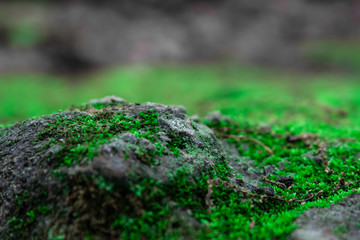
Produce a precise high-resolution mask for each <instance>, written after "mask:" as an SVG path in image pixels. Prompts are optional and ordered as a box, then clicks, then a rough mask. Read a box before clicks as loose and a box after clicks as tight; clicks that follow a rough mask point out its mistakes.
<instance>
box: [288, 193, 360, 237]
mask: <svg viewBox="0 0 360 240" xmlns="http://www.w3.org/2000/svg"><path fill="white" fill-rule="evenodd" d="M295 223H296V224H297V226H298V228H297V229H296V230H295V231H294V232H293V233H292V235H291V236H290V237H289V239H291V240H311V239H318V240H340V239H349V240H350V239H351V240H357V239H360V193H357V194H352V195H350V196H348V197H346V198H345V199H344V200H343V201H341V202H339V203H336V204H332V205H331V206H330V207H329V208H312V209H309V210H307V211H306V212H305V213H304V214H303V215H302V216H300V217H299V218H298V219H297V220H296V221H295Z"/></svg>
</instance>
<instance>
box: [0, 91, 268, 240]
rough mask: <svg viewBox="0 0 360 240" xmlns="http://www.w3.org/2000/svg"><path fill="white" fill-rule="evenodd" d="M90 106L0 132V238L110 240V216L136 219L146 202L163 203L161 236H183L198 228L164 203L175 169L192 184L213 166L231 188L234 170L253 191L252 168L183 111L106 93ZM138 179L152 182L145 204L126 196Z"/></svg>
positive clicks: (256, 174) (255, 173)
mask: <svg viewBox="0 0 360 240" xmlns="http://www.w3.org/2000/svg"><path fill="white" fill-rule="evenodd" d="M91 104H92V105H94V106H95V105H97V106H101V107H102V108H99V109H95V108H94V107H90V106H92V105H88V106H87V107H84V108H82V110H79V109H77V110H74V111H64V112H60V113H57V114H52V115H48V116H43V117H40V118H34V119H28V120H26V121H24V122H18V123H16V124H14V125H13V126H11V127H8V128H5V129H0V201H1V204H0V236H1V239H28V238H30V237H34V238H35V239H47V238H48V237H49V236H50V235H51V236H56V235H57V234H60V235H63V236H65V237H66V239H83V238H84V236H85V233H86V231H91V232H92V233H93V236H94V237H95V239H97V237H98V239H114V238H116V239H117V238H118V237H119V236H120V234H121V231H119V230H116V229H112V228H110V226H111V224H112V223H113V221H114V216H115V215H116V216H122V215H127V216H140V215H142V214H143V213H144V211H145V210H144V209H145V208H146V207H147V205H149V206H151V204H155V203H154V202H156V203H157V204H161V206H166V205H168V206H170V208H171V209H170V212H171V214H170V215H171V216H168V219H169V221H170V225H169V226H171V227H169V229H168V231H169V232H171V231H177V232H180V233H181V235H182V236H185V237H186V236H187V237H191V236H192V235H191V234H192V233H191V230H189V229H198V228H199V227H201V224H200V223H199V222H197V221H196V220H195V219H194V218H193V217H191V216H190V215H189V212H191V211H190V210H189V209H182V208H180V207H178V206H176V205H175V204H173V203H172V201H176V197H175V196H174V195H172V194H173V191H174V190H175V189H176V188H177V186H176V185H174V181H175V180H174V176H175V174H176V173H177V172H178V171H182V172H183V173H184V174H185V175H186V181H188V183H189V184H194V185H196V183H197V181H199V178H201V177H202V176H203V174H207V173H209V172H210V171H212V170H213V169H214V166H215V165H217V166H219V165H221V166H223V167H224V168H228V169H229V179H232V180H233V182H236V177H235V176H237V175H238V174H242V175H243V176H244V178H243V180H242V181H241V185H242V186H243V187H244V188H246V189H249V190H255V191H256V190H257V180H258V179H259V178H260V177H261V176H262V175H263V171H262V169H257V168H255V167H254V163H253V161H250V160H249V159H243V158H240V156H239V155H238V152H237V150H236V148H234V146H232V145H230V144H228V143H227V142H223V141H221V140H219V139H217V138H216V137H215V135H214V133H213V131H212V130H211V129H210V128H208V127H207V126H205V125H203V124H201V123H197V122H194V121H192V120H190V118H189V117H188V116H187V115H186V112H185V109H184V108H183V107H181V106H174V107H169V106H165V105H162V104H157V103H144V104H129V103H126V101H125V100H123V99H120V98H116V97H108V98H104V99H99V100H93V101H91ZM212 120H214V121H216V119H208V121H212ZM129 126H130V127H129ZM249 168H251V169H252V172H248V169H249ZM268 171H269V170H268ZM248 179H249V180H252V183H251V184H250V183H248V182H247V180H248ZM145 180H146V181H148V182H150V183H147V184H153V183H156V184H155V185H154V184H153V185H151V187H150V190H146V189H145V190H144V189H143V190H142V191H152V193H151V194H152V195H151V196H152V198H150V199H148V200H147V201H146V206H145V205H142V204H143V203H142V202H141V201H140V200H139V199H138V196H137V195H136V194H134V193H133V191H134V190H133V188H134V186H142V185H141V184H142V183H143V182H144V181H145ZM139 184H140V185H139ZM157 186H162V187H164V186H167V188H165V187H164V188H163V189H162V190H159V189H158V190H156V189H157ZM164 189H168V190H164ZM160 193H161V194H160ZM159 194H160V195H159ZM194 194H198V193H194ZM203 194H205V193H203ZM158 195H159V196H158ZM157 196H158V197H157ZM200 197H204V196H202V195H200ZM142 201H143V200H142ZM204 207H206V206H204ZM74 216H76V217H74ZM109 229H110V230H109ZM49 234H50V235H49ZM192 237H193V236H192Z"/></svg>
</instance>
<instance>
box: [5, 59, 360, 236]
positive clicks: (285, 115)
mask: <svg viewBox="0 0 360 240" xmlns="http://www.w3.org/2000/svg"><path fill="white" fill-rule="evenodd" d="M357 77H358V76H357V75H356V74H353V75H351V74H331V75H330V74H299V73H298V74H296V73H291V72H278V71H274V70H261V71H260V70H258V69H254V68H244V67H236V66H229V65H223V66H197V67H173V66H169V67H153V68H145V67H131V68H122V69H115V70H106V71H103V72H99V73H96V74H95V76H92V77H88V76H84V77H78V78H80V79H77V81H76V82H74V81H72V82H68V81H66V80H64V79H60V78H53V77H51V76H41V75H36V74H34V75H31V76H28V75H27V76H23V75H7V76H1V77H0V105H1V108H0V118H1V119H2V122H3V123H4V124H5V123H7V122H11V121H15V120H23V119H25V118H27V117H31V116H36V115H42V114H47V113H51V112H53V111H56V110H58V109H61V108H66V107H68V106H69V105H70V104H80V103H83V102H86V101H87V100H89V99H91V98H97V97H103V96H105V95H118V96H120V97H123V98H125V99H126V100H128V101H129V102H144V101H152V102H161V103H164V104H179V105H180V104H181V105H185V107H186V108H187V109H188V112H189V114H190V115H191V114H199V115H204V114H205V113H207V112H209V111H211V110H219V111H221V112H222V113H223V114H224V115H226V116H227V117H229V118H231V119H233V120H234V121H235V123H231V124H229V123H226V122H221V123H220V124H217V125H214V124H212V123H209V122H206V121H204V123H205V124H208V125H209V127H212V128H214V130H216V131H217V132H219V133H220V135H219V137H221V134H223V135H222V136H225V135H227V136H228V135H236V136H243V137H246V138H245V140H246V139H256V140H258V141H260V142H261V143H263V144H264V145H266V146H267V147H268V148H270V149H271V151H272V152H273V154H272V155H271V154H269V152H267V151H264V148H263V147H262V146H260V145H258V144H254V143H253V142H251V141H248V142H247V141H241V142H237V141H236V140H234V139H231V138H229V139H228V141H229V142H232V143H234V144H237V147H238V150H239V154H240V155H241V156H244V157H249V158H250V159H254V160H255V163H256V165H257V166H260V167H265V168H266V167H267V166H269V165H275V166H276V170H275V174H273V175H270V176H267V177H268V179H269V180H271V181H273V182H277V181H278V180H279V176H284V177H290V176H291V177H293V179H294V183H293V185H292V187H291V188H283V187H282V186H281V185H278V186H276V185H274V184H271V182H265V181H264V182H263V183H262V184H263V186H272V187H273V188H274V190H275V194H276V195H277V196H281V197H282V199H281V200H279V199H273V198H267V197H264V198H262V197H259V196H248V197H247V198H244V197H243V195H242V194H241V193H239V192H237V191H235V189H234V188H233V187H231V186H229V185H227V181H228V180H229V179H228V171H229V169H228V166H227V164H226V162H224V163H223V164H220V165H218V166H214V171H213V172H208V173H205V174H204V176H203V177H202V178H199V179H198V180H197V182H196V184H189V181H188V180H187V178H188V175H187V174H186V171H184V172H182V171H179V172H177V173H174V174H173V176H172V182H170V183H168V184H169V185H164V184H160V183H158V182H156V181H152V180H146V181H143V182H140V183H134V184H132V185H130V187H129V188H130V190H131V191H132V192H133V194H134V195H135V196H137V199H138V200H139V202H147V203H148V204H147V205H146V206H143V210H144V212H143V213H142V214H134V215H131V214H130V212H134V211H136V207H134V206H133V207H134V208H129V209H126V210H125V213H124V212H121V214H118V215H117V216H115V215H113V216H111V219H108V221H111V226H112V229H114V231H116V229H117V230H119V231H120V232H122V236H123V239H140V237H143V238H144V237H145V238H146V239H159V238H164V239H170V238H177V237H176V236H177V234H181V232H179V233H176V232H175V233H174V232H172V233H171V234H169V231H170V230H171V229H172V226H169V221H168V220H167V216H169V206H164V205H161V204H159V202H158V201H157V200H158V199H161V198H162V197H163V196H164V195H165V194H168V195H169V196H171V197H172V198H173V199H176V205H177V206H179V207H181V208H183V209H190V210H191V211H190V215H191V216H193V217H194V218H196V219H197V220H198V221H199V222H201V223H203V224H205V226H206V227H204V228H201V229H200V230H197V231H195V232H194V235H193V236H195V237H196V238H198V239H240V238H241V239H285V238H286V236H288V234H289V233H290V232H291V231H292V230H294V229H295V228H296V226H295V225H293V221H294V219H295V218H296V217H298V216H299V215H300V214H301V213H303V212H304V211H305V210H306V209H309V208H310V207H313V206H318V207H326V206H329V204H331V203H334V202H337V201H340V200H341V199H343V198H344V197H345V196H347V195H349V194H351V193H353V192H359V191H360V186H359V179H360V176H359V175H360V174H359V169H360V155H359V153H360V143H359V140H360V127H359V126H360V111H359V110H360V109H359V106H360V104H359V103H360V95H359V94H358V92H359V90H360V83H358V82H357V81H356V80H357ZM81 78H84V79H85V78H86V79H89V81H86V82H85V81H82V79H81ZM100 107H101V106H100ZM99 114H100V113H99ZM101 114H105V115H101V116H100V115H99V117H98V118H97V117H95V118H92V119H90V118H86V117H84V119H78V121H74V122H66V121H67V120H66V119H65V118H61V117H60V118H59V119H58V122H56V123H55V122H54V123H53V124H52V125H49V127H48V128H47V129H46V131H44V132H42V133H41V134H40V136H44V137H45V136H46V137H51V141H50V142H49V143H48V146H45V147H50V146H51V144H52V143H55V142H56V141H59V138H60V137H59V136H58V135H57V134H61V136H62V137H63V136H66V137H67V139H69V140H70V141H68V142H70V144H69V145H67V146H66V148H65V149H63V150H62V151H63V152H62V153H61V156H62V157H61V159H60V160H59V161H56V162H55V164H58V165H62V166H66V165H69V164H70V165H71V164H74V163H76V162H77V161H78V160H79V159H78V157H79V156H87V157H88V159H91V157H92V156H93V155H94V154H96V149H94V148H93V147H94V146H97V145H98V144H101V143H102V141H106V139H109V138H111V137H112V135H113V134H116V132H118V131H134V132H136V130H137V129H139V128H143V127H146V128H149V131H154V128H155V130H156V124H157V122H156V113H151V112H149V113H144V115H143V116H141V119H140V120H137V119H126V116H122V115H115V116H114V115H106V112H105V113H101ZM114 122H116V123H119V122H120V123H121V124H116V128H115V124H113V125H111V124H112V123H114ZM80 123H81V124H80ZM265 125H266V126H265ZM106 126H110V127H109V128H106ZM112 126H113V127H112ZM117 128H119V129H117ZM99 129H102V130H103V131H104V132H103V133H102V134H98V135H96V136H94V135H92V134H91V133H92V131H97V132H98V130H99ZM305 133H311V134H314V135H309V134H308V135H307V136H306V135H304V134H305ZM1 134H3V131H2V130H1V128H0V136H1ZM315 135H316V137H315ZM141 137H145V138H146V137H147V136H145V135H144V136H141ZM225 138H226V137H225ZM149 140H152V141H154V142H156V139H149ZM244 142H245V143H246V144H244ZM181 144H182V143H181V141H180V140H179V139H176V138H175V140H174V146H173V148H172V149H171V151H172V153H173V154H174V155H175V154H176V152H177V150H176V148H177V147H180V145H181ZM152 154H153V155H152V156H156V154H163V152H162V150H161V146H159V147H158V149H157V152H154V153H152ZM150 164H154V162H150ZM238 177H239V178H241V176H238ZM214 178H215V179H216V178H220V179H222V182H220V183H219V184H216V185H214V187H213V188H212V190H213V192H212V196H211V200H212V202H213V207H212V208H211V211H209V208H208V206H207V205H206V194H207V193H208V186H209V184H210V182H211V181H209V179H214ZM74 181H75V180H74ZM76 181H78V180H76ZM82 181H83V180H82ZM89 182H90V183H92V184H93V185H95V186H97V187H98V188H100V189H106V190H107V191H111V192H116V189H117V188H120V186H117V185H116V184H114V183H111V182H108V181H106V180H104V179H100V178H99V179H92V180H89ZM91 186H92V185H91ZM173 186H177V187H176V188H174V187H173ZM154 189H155V190H156V191H154ZM71 191H72V190H71V189H70V191H69V196H68V197H69V198H71ZM100 195H101V194H100ZM21 199H27V196H26V195H25V196H19V201H20V203H19V204H21V201H22V200H21ZM246 199H247V200H246ZM249 199H251V200H249ZM294 199H295V200H304V199H309V200H308V201H298V202H297V201H294ZM95 200H97V201H98V200H99V199H95ZM95 200H94V201H95ZM30 205H31V204H30ZM32 205H33V207H34V209H31V208H29V207H26V209H27V210H26V211H24V212H23V213H22V215H21V216H19V218H16V217H15V218H14V219H13V220H11V221H10V222H9V226H11V227H12V228H13V230H14V231H16V230H17V228H19V227H24V226H23V225H21V224H23V222H24V221H27V222H29V223H30V224H31V223H33V222H34V221H36V220H37V217H38V216H37V215H36V214H46V213H47V212H48V209H47V208H46V206H42V205H41V204H40V205H39V204H32ZM115 210H116V209H115ZM115 210H114V212H116V211H115ZM73 211H74V212H73V214H75V215H76V214H78V213H77V212H76V209H75V208H74V209H73ZM118 213H120V212H118ZM126 214H127V215H126ZM74 218H76V217H74ZM74 221H75V220H74ZM339 227H340V226H339ZM90 230H91V229H90ZM50 233H51V234H50ZM57 234H58V235H57V236H55V234H53V232H52V231H51V232H49V238H50V239H62V235H61V232H58V233H57ZM91 237H92V236H91V231H89V232H88V233H87V234H86V237H85V239H91Z"/></svg>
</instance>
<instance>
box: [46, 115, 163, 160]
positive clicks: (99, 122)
mask: <svg viewBox="0 0 360 240" xmlns="http://www.w3.org/2000/svg"><path fill="white" fill-rule="evenodd" d="M157 117H158V114H157V113H156V112H154V111H153V110H149V112H147V113H145V112H140V113H139V118H138V119H135V118H132V117H128V116H126V115H124V114H122V113H113V112H111V111H109V110H106V109H103V111H101V112H99V113H98V114H97V115H95V116H90V115H85V114H84V115H82V116H79V117H77V118H75V119H72V118H71V117H67V116H63V115H60V114H59V115H57V117H56V119H55V120H54V119H51V120H50V123H49V124H48V127H47V128H46V129H45V130H44V131H42V132H40V133H39V140H44V139H49V140H48V142H47V143H46V144H45V145H44V146H43V147H42V148H41V149H39V151H42V150H44V149H47V148H49V147H51V146H53V145H55V144H58V145H60V146H62V149H61V150H60V151H59V152H58V154H57V159H55V164H56V165H57V166H62V165H64V166H69V165H72V164H74V163H78V162H79V161H80V159H84V157H85V159H88V160H91V159H92V158H93V157H95V156H97V155H98V154H99V152H98V147H99V146H100V145H101V144H104V143H106V142H107V141H108V140H109V139H111V138H114V137H115V136H117V135H119V134H121V133H126V132H129V133H133V134H134V135H135V136H136V137H138V138H145V139H148V140H149V141H151V142H152V143H154V144H155V146H156V150H155V151H153V152H150V153H149V154H150V156H149V157H151V159H150V160H151V161H152V162H154V159H153V157H154V156H156V155H161V154H162V150H163V149H162V146H161V144H159V142H158V140H157V139H156V136H157V124H158V122H157ZM139 130H142V133H140V132H139ZM146 130H147V131H146ZM145 131H146V132H145ZM143 132H145V133H143ZM139 151H140V152H138V153H139V154H145V153H142V152H141V149H139Z"/></svg>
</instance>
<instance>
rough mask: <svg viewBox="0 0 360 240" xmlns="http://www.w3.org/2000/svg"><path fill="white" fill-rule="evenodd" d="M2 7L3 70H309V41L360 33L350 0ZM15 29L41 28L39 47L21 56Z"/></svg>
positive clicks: (143, 0) (144, 1)
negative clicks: (206, 64)
mask: <svg viewBox="0 0 360 240" xmlns="http://www.w3.org/2000/svg"><path fill="white" fill-rule="evenodd" d="M12 2H13V1H12ZM0 7H1V9H4V11H3V13H4V14H3V15H4V16H3V18H0V33H2V35H3V36H1V37H0V38H1V39H0V52H2V54H0V71H1V72H4V71H17V70H28V69H32V70H39V71H46V70H47V71H58V72H64V71H65V72H75V73H76V72H81V71H89V70H91V69H96V68H98V67H104V66H109V65H114V64H128V63H135V64H137V63H141V64H143V63H145V64H154V63H164V62H166V63H168V62H176V63H184V62H195V61H196V62H198V61H219V60H220V61H221V60H237V61H241V62H245V63H254V64H264V65H272V66H280V67H293V68H300V69H303V68H305V67H307V66H309V64H308V63H307V62H306V61H305V59H304V58H303V49H302V44H303V43H304V42H305V41H309V40H312V39H314V40H318V39H324V38H334V37H335V38H344V39H349V38H354V39H358V38H359V37H360V28H359V27H358V24H359V21H358V20H356V19H357V16H356V11H355V10H356V9H357V8H358V6H357V5H356V4H355V3H353V2H351V1H331V2H328V1H327V2H326V3H325V2H320V1H316V2H313V1H305V0H293V1H284V0H276V1H265V0H258V1H243V0H241V1H232V0H225V1H218V0H213V1H200V0H197V1H194V0H173V1H159V0H141V1H140V0H139V1H130V0H128V1H110V0H108V1H76V0H74V1H68V2H64V1H52V4H47V5H40V4H36V3H7V4H2V5H1V6H0ZM25 23H26V24H25ZM17 26H27V27H28V28H29V29H30V30H31V29H34V31H35V30H36V31H38V32H40V33H42V34H41V38H40V41H38V42H36V43H34V46H27V47H26V49H20V51H22V50H24V56H25V57H23V58H22V54H17V53H18V51H19V49H16V48H15V49H14V46H12V44H11V42H9V39H8V37H7V35H8V34H10V33H11V32H12V30H14V29H16V28H17ZM1 29H6V31H1ZM29 51H30V52H32V55H31V56H29V53H28V52H29ZM274 56H276V57H274ZM3 66H4V67H3Z"/></svg>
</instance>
